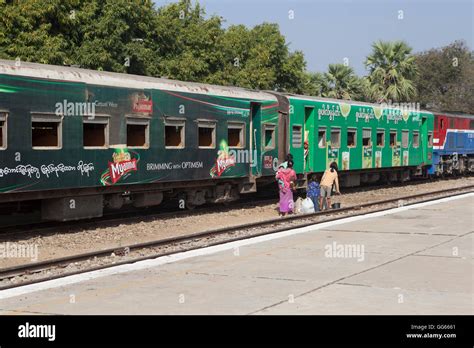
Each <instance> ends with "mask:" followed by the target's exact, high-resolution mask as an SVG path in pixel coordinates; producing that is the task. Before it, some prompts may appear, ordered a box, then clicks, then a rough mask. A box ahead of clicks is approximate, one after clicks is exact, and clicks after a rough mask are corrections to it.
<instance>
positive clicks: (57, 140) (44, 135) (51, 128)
mask: <svg viewBox="0 0 474 348" xmlns="http://www.w3.org/2000/svg"><path fill="white" fill-rule="evenodd" d="M31 145H32V147H33V149H39V150H47V149H60V148H61V146H62V118H61V117H58V116H56V115H32V117H31Z"/></svg>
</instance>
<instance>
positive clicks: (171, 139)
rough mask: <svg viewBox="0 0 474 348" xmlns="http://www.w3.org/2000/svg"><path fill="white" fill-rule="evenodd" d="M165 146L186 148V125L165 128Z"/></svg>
mask: <svg viewBox="0 0 474 348" xmlns="http://www.w3.org/2000/svg"><path fill="white" fill-rule="evenodd" d="M165 146H166V147H180V148H183V147H184V125H167V126H165Z"/></svg>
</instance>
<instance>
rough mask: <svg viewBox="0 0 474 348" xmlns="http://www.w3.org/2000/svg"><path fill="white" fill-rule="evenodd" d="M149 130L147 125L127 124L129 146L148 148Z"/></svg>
mask: <svg viewBox="0 0 474 348" xmlns="http://www.w3.org/2000/svg"><path fill="white" fill-rule="evenodd" d="M147 129H148V126H147V125H145V124H127V146H129V147H147V145H148V144H147V136H146V135H147V134H146V133H147Z"/></svg>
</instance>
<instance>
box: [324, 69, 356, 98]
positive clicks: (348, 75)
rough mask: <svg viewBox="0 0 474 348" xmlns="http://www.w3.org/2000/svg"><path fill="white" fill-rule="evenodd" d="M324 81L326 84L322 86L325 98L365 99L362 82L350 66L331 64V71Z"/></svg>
mask: <svg viewBox="0 0 474 348" xmlns="http://www.w3.org/2000/svg"><path fill="white" fill-rule="evenodd" d="M324 79H325V83H324V84H323V85H322V95H323V96H324V97H329V98H336V99H356V100H361V99H363V91H362V84H361V80H360V78H359V77H358V76H357V75H356V74H355V73H354V69H352V68H351V67H350V66H347V65H344V64H329V69H328V72H327V73H325V74H324Z"/></svg>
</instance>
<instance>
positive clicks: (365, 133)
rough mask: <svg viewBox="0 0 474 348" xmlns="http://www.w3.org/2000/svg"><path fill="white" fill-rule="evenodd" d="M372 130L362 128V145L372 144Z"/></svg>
mask: <svg viewBox="0 0 474 348" xmlns="http://www.w3.org/2000/svg"><path fill="white" fill-rule="evenodd" d="M371 137H372V130H371V129H369V128H364V129H363V130H362V146H372V139H371Z"/></svg>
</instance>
